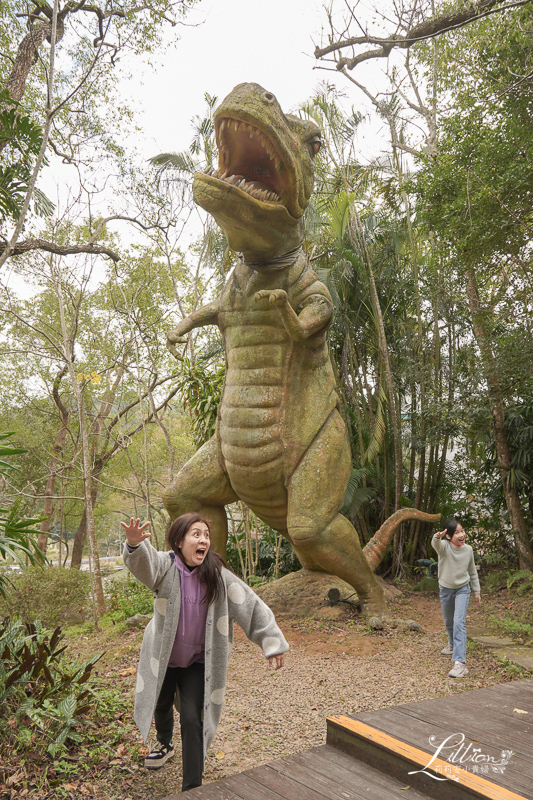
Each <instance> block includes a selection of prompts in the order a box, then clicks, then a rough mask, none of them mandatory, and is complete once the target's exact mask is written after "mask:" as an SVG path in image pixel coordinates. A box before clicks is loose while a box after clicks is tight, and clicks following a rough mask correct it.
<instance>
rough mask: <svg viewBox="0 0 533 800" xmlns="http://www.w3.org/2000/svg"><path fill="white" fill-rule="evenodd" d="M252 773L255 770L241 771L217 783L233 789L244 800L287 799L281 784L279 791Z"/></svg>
mask: <svg viewBox="0 0 533 800" xmlns="http://www.w3.org/2000/svg"><path fill="white" fill-rule="evenodd" d="M252 773H253V770H250V772H248V773H244V772H241V773H239V774H238V775H231V776H230V777H228V778H222V779H221V780H219V781H217V783H219V784H221V785H222V786H224V787H225V788H227V789H229V790H230V791H232V792H233V793H234V794H236V795H237V796H238V797H240V798H242V800H287V798H286V795H285V794H283V793H282V787H281V786H280V787H279V790H278V791H276V790H274V789H269V788H268V787H266V786H262V785H261V784H260V783H257V782H256V781H255V780H254V779H253V777H252Z"/></svg>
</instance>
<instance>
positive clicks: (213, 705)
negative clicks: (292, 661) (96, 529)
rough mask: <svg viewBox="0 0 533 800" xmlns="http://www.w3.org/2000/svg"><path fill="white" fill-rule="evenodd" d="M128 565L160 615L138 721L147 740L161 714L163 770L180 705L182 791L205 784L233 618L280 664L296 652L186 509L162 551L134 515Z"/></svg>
mask: <svg viewBox="0 0 533 800" xmlns="http://www.w3.org/2000/svg"><path fill="white" fill-rule="evenodd" d="M120 524H121V525H122V526H123V528H124V530H125V533H126V544H125V546H124V563H125V564H126V566H127V568H128V569H129V570H130V572H131V573H132V574H133V575H135V577H136V578H137V579H138V580H139V581H141V583H143V584H144V585H145V586H147V587H148V588H149V589H150V590H152V591H153V592H155V599H154V616H153V618H152V619H151V621H150V622H149V623H148V626H147V627H146V630H145V632H144V636H143V642H142V647H141V655H140V659H139V666H138V669H137V686H136V694H135V711H134V718H135V722H136V723H137V726H138V728H139V730H140V732H141V734H142V736H143V739H144V741H146V740H147V738H148V734H149V732H150V727H151V724H152V718H154V722H155V728H156V734H157V741H158V744H157V745H156V746H155V747H154V748H153V750H152V751H151V753H150V754H149V755H148V756H147V758H146V759H145V762H144V763H145V766H146V767H148V768H149V769H159V768H160V767H162V766H163V764H165V763H166V762H167V761H168V759H169V758H172V757H173V755H174V746H173V744H172V735H173V728H174V714H173V705H174V702H176V707H177V708H179V710H180V729H181V739H182V754H183V785H182V791H187V790H188V789H193V788H194V787H195V786H200V785H201V783H202V773H203V766H204V761H205V755H206V752H207V748H208V747H209V745H210V744H211V741H212V740H213V737H214V735H215V732H216V729H217V726H218V722H219V720H220V715H221V712H222V703H223V700H224V690H225V686H226V674H227V668H228V660H229V655H230V652H231V645H232V642H233V622H237V623H238V624H239V625H240V626H241V628H242V629H243V630H244V632H245V634H246V636H247V637H248V638H249V639H250V640H251V641H252V642H255V643H256V644H258V645H260V647H261V648H262V650H263V653H264V655H265V657H266V658H267V659H268V661H269V663H270V664H271V665H273V664H275V666H276V669H279V668H280V667H282V666H283V664H284V653H285V652H286V651H287V650H288V649H289V646H288V644H287V642H286V641H285V638H284V636H283V634H282V632H281V631H280V629H279V628H278V626H277V624H276V620H275V619H274V615H273V614H272V611H271V610H270V609H269V608H268V606H267V605H265V603H263V601H262V600H261V599H260V598H259V597H258V596H257V595H256V594H255V592H253V591H252V590H251V589H250V587H249V586H247V585H246V584H245V583H243V581H241V580H240V579H239V578H237V577H236V575H234V574H233V573H232V572H230V571H229V570H228V569H226V567H225V565H224V562H223V560H222V559H221V558H220V556H218V555H217V554H216V553H215V552H214V551H211V550H210V537H209V523H208V522H207V520H205V519H204V518H203V517H201V516H200V515H199V514H183V515H182V516H181V517H178V518H177V519H176V520H175V521H174V522H173V524H172V526H171V528H170V531H169V537H168V538H169V544H170V547H171V548H172V550H171V552H170V553H169V552H159V551H158V550H155V549H154V548H153V547H152V545H151V544H150V542H149V541H148V540H149V538H150V533H148V532H146V529H147V527H148V526H149V523H148V522H147V523H145V524H144V525H141V521H140V519H137V520H135V519H134V518H133V517H132V518H131V521H130V524H129V525H126V524H125V523H123V522H121V523H120Z"/></svg>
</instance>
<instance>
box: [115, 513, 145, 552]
mask: <svg viewBox="0 0 533 800" xmlns="http://www.w3.org/2000/svg"><path fill="white" fill-rule="evenodd" d="M120 524H121V525H122V527H123V528H124V533H125V534H126V540H127V542H128V544H131V546H132V547H137V545H139V544H141V543H142V542H144V540H145V539H149V538H150V536H151V535H152V534H151V533H144V531H145V530H146V528H148V527H149V526H150V523H149V522H145V523H144V524H143V525H141V520H140V519H139V517H137V519H135V518H134V517H131V519H130V524H129V525H126V523H125V522H121V523H120Z"/></svg>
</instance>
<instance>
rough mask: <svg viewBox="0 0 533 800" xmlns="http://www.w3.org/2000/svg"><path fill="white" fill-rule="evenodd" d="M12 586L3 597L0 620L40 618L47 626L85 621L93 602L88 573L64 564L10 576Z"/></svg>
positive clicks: (0, 601) (32, 569) (27, 620)
mask: <svg viewBox="0 0 533 800" xmlns="http://www.w3.org/2000/svg"><path fill="white" fill-rule="evenodd" d="M10 580H11V583H12V586H11V587H10V588H9V589H8V590H7V592H6V596H5V598H0V619H1V618H2V617H4V616H11V617H20V619H21V620H22V621H23V622H35V621H36V620H38V621H39V622H41V624H42V625H43V626H44V627H45V628H54V627H56V626H57V625H75V624H79V623H80V622H83V621H84V620H85V616H86V610H87V609H88V607H89V603H90V583H91V582H90V577H89V574H88V573H87V572H82V571H81V570H77V569H63V568H61V567H44V568H42V569H41V568H39V567H31V568H29V569H27V570H25V571H24V572H23V573H21V574H19V575H16V576H15V577H12V578H10Z"/></svg>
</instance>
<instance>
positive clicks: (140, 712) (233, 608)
mask: <svg viewBox="0 0 533 800" xmlns="http://www.w3.org/2000/svg"><path fill="white" fill-rule="evenodd" d="M170 560H171V559H170V554H169V553H168V552H164V553H162V552H159V551H157V550H155V549H154V548H153V547H152V545H151V544H150V543H149V542H148V541H144V542H143V543H142V544H141V545H139V547H138V548H137V549H136V550H134V551H133V552H132V553H130V552H128V550H127V548H124V563H125V564H126V566H127V568H128V569H129V571H130V572H131V573H132V574H133V575H134V576H135V577H136V578H137V579H138V580H139V581H140V582H141V583H143V584H144V585H145V586H147V587H148V588H149V589H151V590H152V591H154V590H155V588H156V587H158V591H157V596H156V597H155V599H154V616H153V617H152V619H151V621H150V622H149V623H148V625H147V627H146V630H145V632H144V636H143V642H142V646H141V654H140V658H139V666H138V668H137V686H136V693H135V710H134V719H135V722H136V724H137V727H138V728H139V730H140V732H141V735H142V737H143V739H144V741H146V740H147V738H148V734H149V733H150V727H151V724H152V718H153V714H154V709H155V704H156V702H157V698H158V697H159V692H160V691H161V686H162V683H163V679H164V677H165V673H166V670H167V665H168V661H169V658H170V653H171V650H172V645H173V644H174V639H175V637H176V630H177V627H178V620H179V614H180V600H181V594H180V573H179V570H177V569H175V568H174V567H173V566H172V568H171V569H169V563H170ZM222 577H223V581H224V586H225V592H224V596H223V597H219V599H218V600H216V601H215V602H214V603H211V605H210V607H209V610H208V612H207V619H206V628H205V679H204V680H205V683H204V689H205V691H204V715H203V717H204V758H205V754H206V752H207V748H208V747H209V745H210V744H211V742H212V741H213V737H214V735H215V733H216V729H217V727H218V723H219V720H220V715H221V713H222V703H223V701H224V692H225V688H226V676H227V670H228V661H229V656H230V653H231V647H232V643H233V623H234V622H236V623H237V624H238V625H240V627H241V628H242V629H243V631H244V633H245V634H246V636H247V637H248V639H250V641H252V642H255V644H258V645H259V646H260V647H261V648H262V650H263V654H264V656H265V658H270V657H271V656H275V655H279V654H280V653H285V652H286V651H287V650H288V649H289V646H288V644H287V642H286V641H285V637H284V636H283V634H282V632H281V631H280V629H279V628H278V626H277V624H276V620H275V619H274V615H273V613H272V611H271V610H270V609H269V607H268V606H267V605H265V603H264V602H263V601H262V600H261V599H260V598H259V597H258V596H257V595H256V594H255V592H254V591H253V590H252V589H250V587H249V586H247V585H246V584H245V583H244V582H243V581H241V580H240V579H239V578H237V576H236V575H234V574H233V573H232V572H230V571H229V570H227V569H223V570H222Z"/></svg>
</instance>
